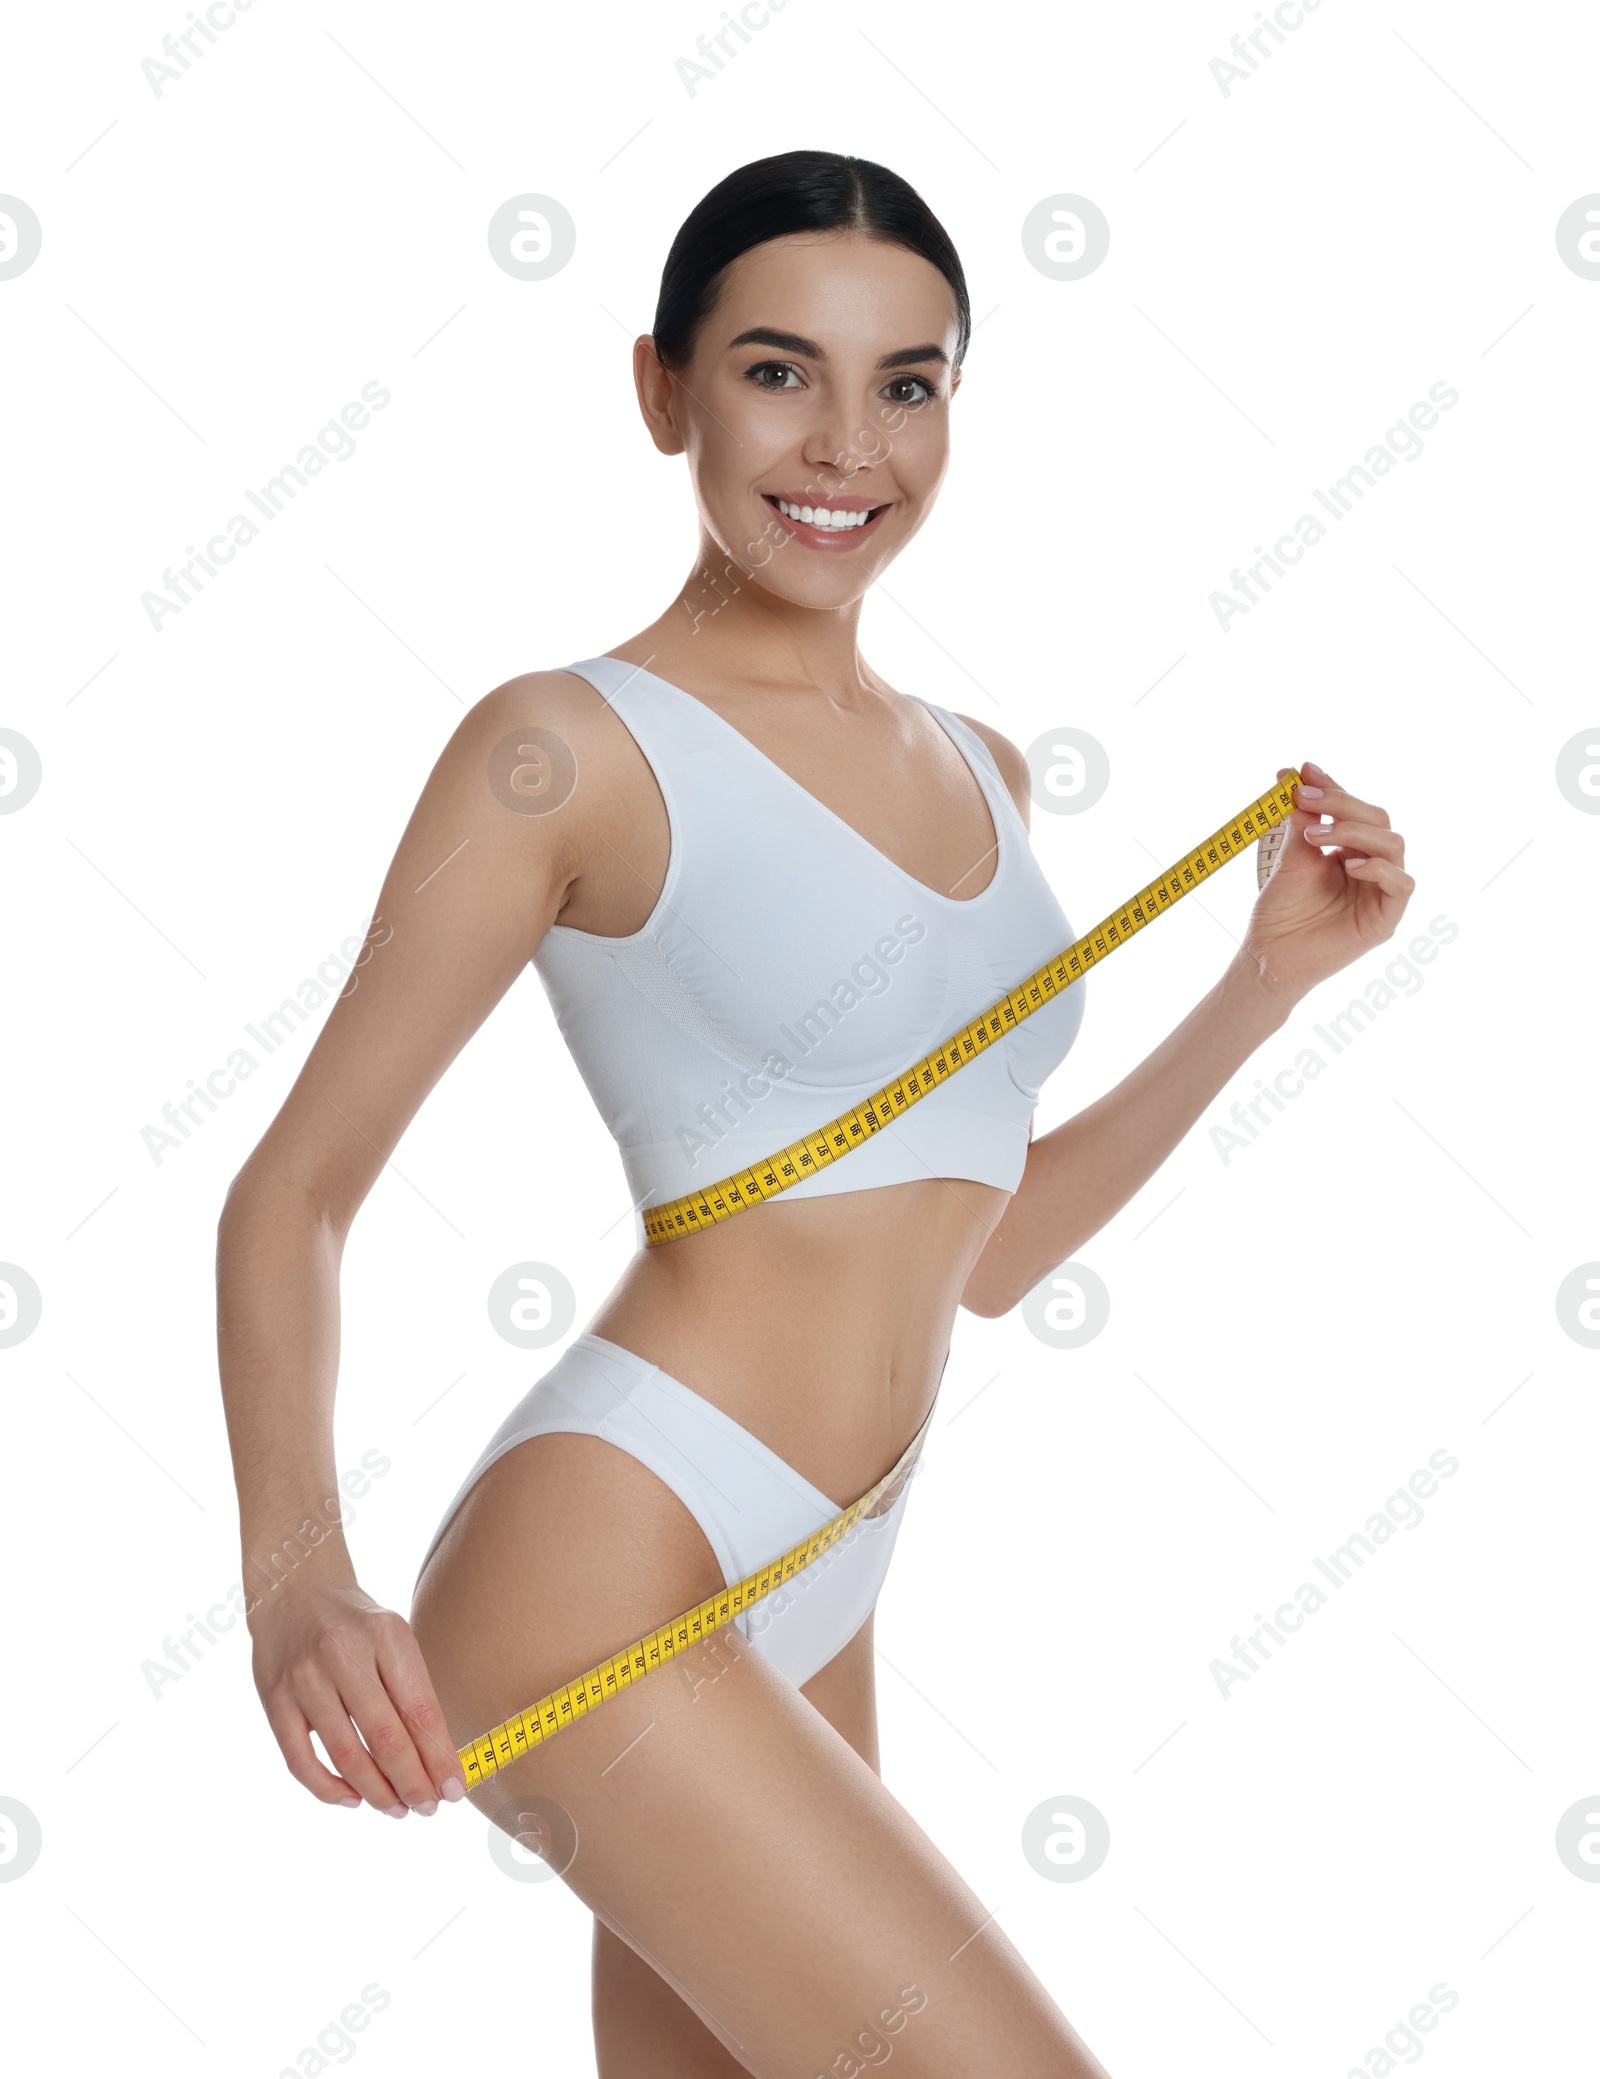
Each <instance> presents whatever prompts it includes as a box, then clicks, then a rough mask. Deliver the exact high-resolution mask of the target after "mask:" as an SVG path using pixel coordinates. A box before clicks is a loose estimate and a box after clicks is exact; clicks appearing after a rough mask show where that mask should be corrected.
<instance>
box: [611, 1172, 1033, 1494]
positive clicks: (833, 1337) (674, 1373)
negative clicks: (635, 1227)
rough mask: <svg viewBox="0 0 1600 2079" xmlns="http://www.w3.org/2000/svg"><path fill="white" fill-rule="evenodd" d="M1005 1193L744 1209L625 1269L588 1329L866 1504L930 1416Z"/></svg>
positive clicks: (907, 1188)
mask: <svg viewBox="0 0 1600 2079" xmlns="http://www.w3.org/2000/svg"><path fill="white" fill-rule="evenodd" d="M946 1185H948V1186H949V1187H950V1189H951V1190H953V1191H958V1192H959V1193H961V1195H962V1203H961V1204H960V1205H959V1206H958V1205H957V1204H956V1202H955V1201H954V1200H953V1199H950V1198H949V1197H948V1194H947V1192H946V1190H945V1189H944V1187H945V1186H946ZM1006 1197H1007V1194H1006V1193H1005V1192H1003V1191H999V1190H997V1189H995V1188H994V1187H993V1186H987V1185H980V1184H973V1183H970V1182H966V1181H963V1180H960V1179H954V1180H951V1179H926V1180H923V1181H922V1182H920V1183H918V1184H912V1185H896V1186H888V1187H885V1188H884V1189H882V1190H880V1191H874V1192H869V1193H852V1194H848V1195H845V1194H839V1195H836V1196H834V1197H833V1198H831V1199H815V1200H809V1201H805V1202H802V1203H800V1204H796V1205H793V1206H789V1205H785V1204H782V1203H777V1204H773V1205H771V1206H764V1207H756V1208H753V1209H752V1210H751V1211H750V1212H749V1213H746V1214H741V1215H739V1216H738V1217H737V1218H736V1219H734V1220H732V1221H728V1222H725V1223H723V1224H722V1225H720V1226H718V1227H715V1228H712V1229H711V1230H709V1231H708V1232H707V1233H705V1234H703V1235H694V1236H689V1237H686V1238H685V1239H683V1240H682V1241H677V1242H670V1243H666V1244H664V1245H663V1246H662V1247H661V1248H659V1249H655V1250H649V1251H645V1252H642V1253H641V1254H640V1255H639V1256H637V1257H635V1259H634V1260H633V1262H632V1263H631V1264H630V1265H629V1267H628V1269H627V1271H626V1272H625V1273H624V1274H623V1277H622V1278H621V1279H620V1280H619V1281H618V1284H617V1285H616V1287H615V1288H614V1289H613V1291H612V1292H611V1294H610V1295H609V1296H608V1297H607V1299H606V1300H605V1301H604V1302H603V1304H602V1305H601V1307H600V1308H599V1309H598V1310H597V1312H596V1313H595V1315H594V1316H593V1317H592V1318H591V1320H590V1321H589V1323H588V1325H587V1326H588V1333H590V1334H592V1335H596V1336H599V1337H601V1338H603V1339H604V1340H605V1341H607V1342H609V1343H612V1344H614V1345H616V1346H617V1347H619V1348H621V1349H623V1350H627V1351H629V1352H631V1353H632V1354H633V1355H634V1356H636V1357H638V1358H640V1359H641V1360H643V1361H644V1362H646V1363H649V1364H654V1365H658V1366H659V1367H660V1368H661V1370H662V1371H664V1372H666V1373H667V1374H668V1375H669V1376H670V1377H672V1378H674V1379H676V1380H677V1381H678V1382H679V1384H681V1385H683V1386H686V1387H688V1388H689V1389H690V1390H691V1391H692V1392H695V1393H698V1394H700V1395H702V1396H703V1397H704V1398H705V1399H706V1400H709V1401H711V1402H713V1403H714V1404H715V1405H716V1406H717V1407H718V1408H720V1409H721V1410H722V1411H723V1412H724V1413H725V1414H727V1415H729V1416H731V1417H732V1418H733V1419H734V1420H735V1421H736V1422H739V1423H741V1424H742V1425H743V1426H744V1427H745V1428H746V1429H748V1430H750V1431H751V1432H752V1433H753V1434H754V1435H756V1436H758V1437H759V1438H760V1439H761V1441H762V1442H763V1443H765V1444H767V1445H768V1446H769V1447H770V1448H771V1449H772V1450H774V1451H776V1452H777V1453H778V1454H779V1456H780V1457H783V1458H786V1459H787V1460H788V1461H789V1462H790V1463H791V1464H792V1465H794V1466H795V1467H796V1469H797V1470H798V1471H800V1472H802V1473H804V1475H805V1476H806V1478H808V1479H809V1480H811V1481H812V1482H813V1484H814V1485H816V1486H818V1487H821V1488H823V1489H824V1490H826V1491H827V1492H829V1493H835V1494H838V1493H844V1492H846V1491H853V1492H864V1491H865V1489H866V1488H867V1487H868V1486H870V1485H871V1483H872V1481H873V1480H874V1479H876V1478H877V1477H879V1475H880V1474H882V1473H883V1472H884V1471H885V1470H886V1469H887V1468H888V1467H889V1466H890V1465H892V1464H893V1463H894V1461H895V1459H896V1458H897V1457H898V1456H899V1454H900V1452H901V1450H902V1449H903V1448H904V1447H905V1445H906V1444H907V1443H908V1442H909V1441H910V1439H911V1438H912V1436H913V1435H914V1434H915V1433H916V1431H917V1430H918V1428H919V1427H920V1426H921V1424H922V1423H923V1421H924V1420H925V1419H926V1416H927V1414H928V1411H929V1410H930V1408H931V1407H932V1405H933V1402H934V1399H935V1396H936V1395H937V1393H938V1390H939V1382H940V1379H941V1377H942V1375H943V1371H944V1366H945V1361H946V1358H947V1356H948V1354H949V1346H950V1330H951V1326H952V1323H953V1321H954V1318H955V1310H956V1307H957V1305H958V1304H959V1301H960V1296H961V1290H962V1287H963V1285H964V1284H965V1281H966V1276H967V1272H968V1270H969V1269H970V1266H971V1262H972V1261H974V1260H975V1259H976V1256H977V1254H978V1252H979V1250H980V1249H981V1247H982V1244H983V1242H984V1240H986V1239H987V1236H988V1234H989V1233H990V1232H991V1231H992V1229H993V1226H994V1224H995V1222H996V1221H997V1220H998V1218H999V1215H1000V1212H1001V1211H1002V1210H1003V1209H1004V1205H1005V1201H1006ZM847 1200H848V1201H849V1202H847ZM869 1201H877V1202H878V1203H876V1204H871V1203H868V1202H869ZM740 1229H742V1230H743V1233H742V1234H741V1233H738V1232H737V1230H740ZM880 1461H881V1462H880Z"/></svg>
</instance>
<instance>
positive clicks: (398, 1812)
mask: <svg viewBox="0 0 1600 2079" xmlns="http://www.w3.org/2000/svg"><path fill="white" fill-rule="evenodd" d="M388 1809H389V1817H390V1818H391V1819H404V1818H405V1816H406V1809H407V1808H406V1807H405V1806H404V1805H390V1807H389V1808H388Z"/></svg>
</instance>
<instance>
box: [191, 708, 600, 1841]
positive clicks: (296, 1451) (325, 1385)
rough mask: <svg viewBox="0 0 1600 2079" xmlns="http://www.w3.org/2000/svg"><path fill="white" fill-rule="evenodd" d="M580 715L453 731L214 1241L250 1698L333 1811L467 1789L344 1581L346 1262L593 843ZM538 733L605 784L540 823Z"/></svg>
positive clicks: (297, 1772)
mask: <svg viewBox="0 0 1600 2079" xmlns="http://www.w3.org/2000/svg"><path fill="white" fill-rule="evenodd" d="M594 715H595V702H594V696H593V692H592V689H589V688H587V687H586V686H584V685H582V684H580V683H579V682H577V681H576V680H574V679H573V678H572V677H571V676H570V675H568V674H566V673H562V672H544V673H535V674H530V675H528V676H526V677H523V678H519V679H513V680H511V681H509V682H508V683H507V684H506V685H504V686H501V687H497V688H496V690H495V691H494V692H493V693H490V694H489V695H487V696H486V697H485V698H484V699H483V700H480V701H479V702H478V703H477V705H476V706H475V707H474V708H472V709H471V711H470V712H469V713H468V714H467V715H466V717H465V718H464V719H463V721H462V722H461V724H460V726H459V728H458V729H457V730H456V732H455V734H454V735H453V736H452V737H451V739H450V741H449V743H448V744H447V745H446V747H445V749H444V751H443V752H442V753H441V754H440V757H439V760H438V763H437V764H436V765H435V767H434V769H433V772H432V773H431V774H430V776H429V778H428V781H427V784H426V785H425V787H424V788H423V791H422V794H421V796H420V798H419V800H418V802H417V805H416V808H415V810H414V811H413V813H412V816H411V819H410V821H409V822H408V823H407V825H406V828H405V831H404V833H403V835H402V837H401V839H400V843H399V846H398V848H397V850H396V852H395V855H394V859H393V861H392V863H391V864H390V867H389V870H388V873H387V875H386V877H385V879H384V882H383V886H382V889H381V891H380V893H379V897H378V902H377V905H376V911H375V915H374V920H373V924H372V927H371V929H370V931H369V933H368V939H367V944H366V945H365V946H364V948H363V951H362V954H361V956H360V959H359V963H358V966H357V968H356V971H355V973H354V974H353V976H352V978H351V980H350V981H349V982H348V983H347V984H346V985H345V988H344V990H343V991H342V992H341V994H340V996H339V999H338V1001H337V1002H336V1003H335V1004H334V1006H333V1009H332V1010H331V1011H330V1012H329V1014H328V1017H327V1020H326V1022H325V1024H324V1025H323V1028H322V1030H321V1032H320V1033H319V1034H318V1036H317V1040H316V1043H315V1045H314V1046H313V1047H312V1049H311V1052H310V1054H309V1056H308V1057H307V1060H306V1063H305V1066H304V1068H303V1069H302V1070H301V1072H300V1075H299V1076H298V1078H297V1079H296V1081H295V1084H294V1087H293V1088H292V1089H291V1091H290V1092H289V1094H288V1096H287V1098H286V1099H285V1101H284V1104H283V1107H282V1109H281V1110H280V1111H279V1113H278V1115H277V1117H276V1118H275V1119H274V1120H273V1122H272V1124H271V1125H270V1126H269V1127H268V1129H267V1131H266V1133H265V1134H264V1135H263V1136H262V1139H261V1141H260V1142H259V1144H258V1145H257V1147H256V1148H255V1150H254V1152H253V1153H252V1154H251V1155H250V1157H249V1159H248V1161H246V1163H245V1164H244V1167H243V1168H242V1169H241V1170H240V1171H239V1173H238V1175H237V1176H236V1177H235V1178H234V1180H233V1183H232V1185H231V1186H230V1188H229V1191H228V1195H227V1200H226V1203H225V1204H224V1207H223V1210H222V1215H221V1219H220V1221H219V1224H218V1230H217V1347H218V1362H219V1368H220V1372H221V1380H222V1396H223V1404H224V1409H225V1413H226V1418H227V1425H228V1441H229V1446H230V1449H231V1452H232V1456H233V1469H234V1480H235V1484H236V1486H237V1489H238V1498H239V1527H240V1538H241V1545H242V1553H243V1567H244V1585H245V1593H246V1597H247V1599H250V1600H251V1603H252V1607H251V1608H250V1609H249V1611H248V1614H247V1622H248V1626H249V1630H250V1634H251V1637H252V1639H253V1641H254V1661H253V1664H254V1672H255V1679H256V1686H257V1689H258V1691H259V1692H260V1696H261V1700H262V1703H263V1705H264V1707H265V1710H266V1714H267V1718H268V1721H269V1723H270V1724H271V1726H272V1730H273V1732H274V1734H275V1735H276V1737H277V1740H278V1744H279V1746H280V1747H281V1748H282V1750H283V1754H284V1758H285V1760H286V1761H287V1763H288V1766H289V1770H290V1773H291V1774H292V1775H293V1776H294V1777H295V1778H296V1780H297V1781H298V1782H300V1783H303V1784H304V1785H305V1787H306V1788H307V1789H308V1790H309V1791H310V1792H311V1793H312V1795H313V1796H315V1797H317V1798H320V1799H321V1800H322V1801H323V1802H324V1803H328V1804H335V1803H344V1804H354V1803H359V1802H360V1801H361V1800H362V1799H365V1800H366V1801H367V1802H368V1803H369V1804H371V1805H373V1806H375V1807H377V1808H378V1809H379V1810H381V1811H393V1812H396V1813H397V1815H398V1816H401V1817H403V1816H404V1813H405V1811H406V1810H407V1809H408V1808H409V1809H418V1810H422V1811H432V1810H433V1808H434V1802H435V1800H436V1799H437V1798H438V1797H439V1796H449V1797H452V1798H456V1797H460V1796H461V1795H462V1794H463V1787H462V1786H461V1781H460V1775H461V1772H460V1768H459V1765H458V1763H457V1761H456V1754H455V1749H454V1748H453V1747H452V1746H451V1744H450V1740H449V1736H448V1730H447V1727H446V1724H445V1721H444V1717H443V1714H442V1713H441V1711H440V1709H439V1705H438V1701H437V1699H436V1697H435V1695H434V1692H433V1687H432V1684H431V1682H430V1681H429V1679H428V1674H427V1670H426V1668H425V1667H424V1665H423V1662H422V1656H421V1653H420V1652H419V1650H418V1647H417V1644H416V1641H415V1639H414V1638H413V1636H412V1633H411V1628H410V1626H409V1625H408V1624H407V1623H406V1621H405V1619H404V1618H402V1617H401V1616H399V1615H398V1614H397V1613H396V1612H394V1611H389V1610H384V1609H382V1608H380V1606H379V1605H378V1604H377V1603H376V1602H374V1600H373V1599H372V1597H370V1596H369V1595H367V1594H365V1593H364V1592H363V1590H362V1589H361V1588H360V1587H359V1586H358V1585H357V1582H356V1576H355V1570H354V1568H353V1566H352V1564H351V1559H350V1554H349V1552H348V1550H347V1548H346V1545H345V1539H344V1533H343V1530H342V1529H341V1528H340V1523H339V1516H340V1504H339V1488H338V1484H337V1479H336V1472H335V1461H334V1437H333V1403H334V1387H335V1382H336V1377H337V1372H338V1361H339V1263H340V1257H341V1255H342V1253H343V1249H344V1242H345V1237H346V1236H347V1234H348V1233H349V1231H350V1226H351V1223H352V1221H353V1220H354V1218H355V1215H356V1212H357V1209H358V1208H359V1207H360V1205H361V1203H362V1201H363V1200H364V1199H365V1197H366V1195H367V1193H368V1191H369V1190H370V1189H371V1187H372V1184H373V1182H374V1180H375V1179H376V1177H377V1175H378V1173H379V1171H380V1170H381V1169H382V1168H383V1166H384V1164H385V1163H386V1162H387V1161H388V1159H389V1157H390V1155H391V1154H392V1153H393V1151H394V1148H395V1146H396V1144H397V1142H398V1141H399V1139H400V1136H401V1135H402V1133H403V1132H404V1131H405V1129H406V1126H407V1125H408V1124H409V1122H410V1120H411V1118H412V1117H413V1115H414V1114H415V1112H416V1110H417V1108H418V1107H419V1106H420V1104H421V1103H422V1101H423V1099H424V1098H425V1097H426V1095H427V1094H428V1092H429V1091H430V1090H431V1089H432V1088H433V1086H434V1084H435V1083H436V1082H437V1081H438V1079H439V1078H440V1076H441V1075H442V1074H443V1073H444V1071H445V1069H446V1068H447V1067H448V1066H449V1064H450V1062H451V1061H452V1060H454V1058H455V1056H456V1055H457V1053H459V1051H460V1050H461V1048H462V1047H463V1046H464V1045H465V1043H466V1041H467V1040H468V1039H469V1038H470V1037H471V1035H472V1033H473V1032H474V1031H475V1030H476V1029H477V1027H478V1026H479V1025H480V1024H481V1023H482V1021H483V1020H484V1019H485V1018H486V1017H487V1016H488V1014H489V1012H490V1010H491V1009H493V1007H494V1005H495V1004H496V1003H497V1002H498V1001H499V999H500V997H501V996H502V995H503V994H504V993H505V991H506V990H507V989H508V988H509V987H510V985H511V984H512V982H514V981H515V980H516V978H517V976H518V975H519V974H521V972H522V970H523V969H524V968H525V967H526V965H527V964H528V961H529V960H530V959H531V958H532V956H533V954H534V952H535V951H536V949H537V948H538V945H539V943H540V941H541V940H542V939H543V937H544V935H545V932H546V931H547V930H548V929H549V927H550V925H551V923H553V922H554V920H555V917H556V914H557V912H558V911H559V910H560V909H561V907H562V905H563V903H564V902H565V901H566V900H567V897H568V892H569V890H570V889H571V888H572V887H573V885H574V883H575V881H576V879H577V877H578V875H579V872H580V870H581V866H582V863H583V859H584V857H585V855H586V850H587V846H588V845H589V844H592V843H594V842H596V841H597V840H596V839H595V836H594V830H593V828H592V827H591V824H592V822H593V823H595V827H597V822H595V819H596V811H597V810H598V808H599V805H600V804H599V801H598V799H597V791H598V793H599V794H603V792H604V778H605V775H604V767H605V765H606V763H607V758H606V751H607V750H608V749H609V746H606V745H603V744H601V745H599V746H597V750H598V755H597V757H595V758H593V759H591V758H589V757H588V756H587V752H588V751H589V749H590V747H591V745H594V743H595V738H596V734H597V732H596V730H595V725H594ZM535 728H537V729H540V730H543V731H553V732H554V733H555V734H556V735H557V736H559V737H560V738H561V739H562V740H563V741H564V742H565V744H566V745H568V746H569V747H570V749H571V751H572V753H573V754H574V756H575V757H576V758H577V759H578V760H579V762H580V767H582V768H583V769H585V770H586V775H597V776H598V777H599V778H600V781H601V786H600V788H599V789H598V790H597V789H596V788H595V786H594V783H593V779H592V778H591V779H590V783H589V785H587V786H586V787H580V788H578V789H577V790H576V791H575V792H574V793H573V795H572V796H571V798H570V799H569V800H567V801H566V802H565V803H564V804H562V805H560V806H558V807H556V808H554V809H553V810H550V811H549V812H523V811H524V809H525V808H527V809H534V810H537V809H538V805H539V796H538V792H537V773H538V760H539V755H540V754H539V752H538V749H537V747H536V746H533V747H532V748H531V749H530V752H529V755H528V760H527V764H526V765H525V766H524V769H523V777H522V781H521V783H520V786H519V788H518V789H517V791H515V792H512V793H510V794H509V795H508V793H507V783H506V779H505V775H506V774H507V772H508V771H509V769H510V767H511V765H512V764H513V763H515V762H516V760H515V755H514V754H515V751H516V748H517V747H516V745H515V743H514V741H513V742H512V743H511V744H510V745H509V746H508V744H507V739H508V738H513V739H514V738H515V736H516V735H517V734H518V733H520V732H523V731H527V730H531V729H535ZM530 745H532V739H531V737H530ZM497 751H498V752H499V754H500V755H499V757H498V758H496V753H497ZM508 753H509V755H508ZM492 762H493V767H494V772H495V775H496V776H497V779H498V787H497V786H496V785H495V784H492V783H491V763H492ZM530 783H532V784H533V787H534V791H532V792H531V793H530V792H524V791H522V789H524V788H526V787H527V786H528V785H529V784H530ZM511 800H516V801H518V802H519V806H518V807H513V806H510V805H508V803H509V801H511ZM313 1730H314V1731H315V1732H316V1734H317V1737H318V1738H319V1739H320V1740H321V1742H322V1745H323V1747H324V1749H325V1750H326V1752H327V1754H328V1755H329V1757H330V1758H331V1759H332V1761H333V1763H334V1766H335V1768H336V1769H337V1771H338V1773H337V1774H333V1773H330V1771H329V1770H328V1769H327V1768H325V1767H324V1766H323V1764H322V1762H321V1761H320V1760H319V1759H318V1757H317V1755H316V1753H315V1750H314V1749H313V1747H312V1744H311V1737H310V1736H311V1733H312V1731H313Z"/></svg>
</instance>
